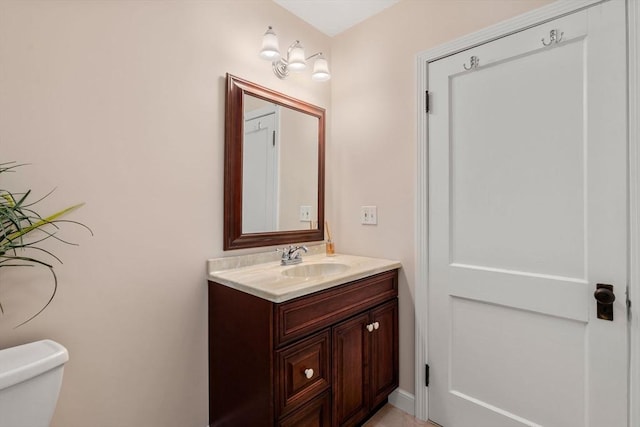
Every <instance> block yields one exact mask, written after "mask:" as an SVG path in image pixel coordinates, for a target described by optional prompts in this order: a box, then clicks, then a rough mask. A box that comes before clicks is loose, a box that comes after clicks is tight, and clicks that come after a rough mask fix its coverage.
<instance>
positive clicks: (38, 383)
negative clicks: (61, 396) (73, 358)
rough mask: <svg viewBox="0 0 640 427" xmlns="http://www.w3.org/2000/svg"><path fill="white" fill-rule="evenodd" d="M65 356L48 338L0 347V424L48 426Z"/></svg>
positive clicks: (58, 346)
mask: <svg viewBox="0 0 640 427" xmlns="http://www.w3.org/2000/svg"><path fill="white" fill-rule="evenodd" d="M67 360H69V353H68V352H67V349H66V348H64V347H63V346H61V345H60V344H58V343H57V342H55V341H51V340H42V341H36V342H32V343H29V344H24V345H20V346H17V347H11V348H7V349H4V350H0V427H49V424H50V423H51V417H53V412H54V411H55V408H56V402H57V401H58V393H59V392H60V386H61V385H62V371H63V369H64V364H65V363H66V362H67Z"/></svg>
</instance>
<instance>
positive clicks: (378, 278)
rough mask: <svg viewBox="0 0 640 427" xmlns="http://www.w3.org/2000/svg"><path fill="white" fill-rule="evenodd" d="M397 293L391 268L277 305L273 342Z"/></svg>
mask: <svg viewBox="0 0 640 427" xmlns="http://www.w3.org/2000/svg"><path fill="white" fill-rule="evenodd" d="M397 296H398V270H392V271H388V272H384V273H380V274H377V275H375V276H371V277H367V278H365V279H361V280H357V281H355V282H351V283H349V284H346V285H342V286H337V287H335V288H331V289H328V290H326V291H322V292H317V293H314V294H312V295H308V296H304V297H300V298H296V299H294V300H291V301H288V302H285V303H282V304H278V305H277V306H276V316H275V322H276V328H275V329H276V337H275V339H276V343H277V344H278V345H282V344H284V343H286V342H288V341H290V340H292V339H295V338H299V337H302V336H305V335H308V334H310V333H313V332H314V331H317V330H320V329H323V328H325V327H327V326H330V325H332V324H334V323H336V322H338V321H340V320H342V319H346V318H347V317H350V316H352V315H354V314H357V313H359V312H361V311H364V310H367V309H369V308H372V307H373V306H375V305H377V304H380V303H382V302H385V301H387V300H389V299H391V298H395V297H397Z"/></svg>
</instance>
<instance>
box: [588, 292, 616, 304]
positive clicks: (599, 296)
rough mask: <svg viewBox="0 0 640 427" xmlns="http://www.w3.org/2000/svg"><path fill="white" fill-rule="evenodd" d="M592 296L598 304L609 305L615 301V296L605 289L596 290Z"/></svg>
mask: <svg viewBox="0 0 640 427" xmlns="http://www.w3.org/2000/svg"><path fill="white" fill-rule="evenodd" d="M593 296H594V297H595V298H596V301H598V302H599V303H600V304H605V305H610V304H613V302H614V301H615V300H616V296H615V295H614V294H613V291H612V290H611V289H607V288H598V289H596V291H595V292H594V293H593Z"/></svg>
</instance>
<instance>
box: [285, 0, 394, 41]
mask: <svg viewBox="0 0 640 427" xmlns="http://www.w3.org/2000/svg"><path fill="white" fill-rule="evenodd" d="M273 1H274V2H276V3H277V4H279V5H280V6H282V7H284V8H285V9H287V10H288V11H289V12H291V13H293V14H294V15H296V16H298V17H299V18H300V19H302V20H303V21H305V22H307V23H309V24H311V25H312V26H314V27H315V28H317V29H318V30H320V31H322V32H323V33H325V34H327V35H328V36H331V37H333V36H335V35H336V34H339V33H341V32H343V31H345V30H346V29H348V28H350V27H352V26H354V25H356V24H358V23H359V22H362V21H364V20H365V19H367V18H369V17H371V16H373V15H375V14H377V13H379V12H381V11H382V10H384V9H386V8H388V7H389V6H391V5H393V4H395V3H397V2H399V1H400V0H273Z"/></svg>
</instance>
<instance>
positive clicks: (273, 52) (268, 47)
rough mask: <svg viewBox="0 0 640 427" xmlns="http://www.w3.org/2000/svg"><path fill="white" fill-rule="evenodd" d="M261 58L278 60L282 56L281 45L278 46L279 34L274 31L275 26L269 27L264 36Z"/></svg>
mask: <svg viewBox="0 0 640 427" xmlns="http://www.w3.org/2000/svg"><path fill="white" fill-rule="evenodd" d="M260 58H262V59H266V60H268V61H276V60H278V58H280V47H279V46H278V36H276V33H275V32H274V31H273V28H271V27H269V29H268V30H267V31H266V32H265V33H264V36H262V49H260Z"/></svg>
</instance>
